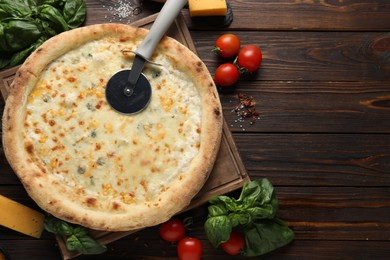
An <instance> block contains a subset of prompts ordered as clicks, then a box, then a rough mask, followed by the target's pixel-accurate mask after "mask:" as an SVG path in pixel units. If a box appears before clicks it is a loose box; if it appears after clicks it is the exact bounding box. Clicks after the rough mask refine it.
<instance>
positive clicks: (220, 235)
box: [204, 216, 232, 248]
mask: <svg viewBox="0 0 390 260" xmlns="http://www.w3.org/2000/svg"><path fill="white" fill-rule="evenodd" d="M204 228H205V231H206V235H207V238H208V239H209V241H210V243H211V244H212V245H213V246H214V247H215V248H217V247H218V246H219V244H221V243H223V242H225V241H227V240H228V239H229V237H230V233H231V232H232V225H231V223H230V220H229V218H228V217H227V216H218V217H212V218H208V219H207V220H206V222H205V224H204Z"/></svg>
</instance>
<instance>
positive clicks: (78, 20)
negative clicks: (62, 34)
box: [63, 0, 87, 29]
mask: <svg viewBox="0 0 390 260" xmlns="http://www.w3.org/2000/svg"><path fill="white" fill-rule="evenodd" d="M86 9H87V8H86V4H85V1H84V0H68V1H66V3H65V5H64V9H63V15H64V19H65V21H66V22H67V24H68V25H69V28H71V29H74V28H77V27H79V26H80V25H81V24H82V23H83V22H84V20H85V14H86Z"/></svg>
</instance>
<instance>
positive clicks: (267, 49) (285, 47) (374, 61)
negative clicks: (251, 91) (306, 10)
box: [191, 31, 390, 82]
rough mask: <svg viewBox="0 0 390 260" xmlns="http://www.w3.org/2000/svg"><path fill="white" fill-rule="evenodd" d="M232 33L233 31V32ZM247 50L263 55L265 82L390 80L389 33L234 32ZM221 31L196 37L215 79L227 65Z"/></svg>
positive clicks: (199, 33) (260, 75) (194, 33)
mask: <svg viewBox="0 0 390 260" xmlns="http://www.w3.org/2000/svg"><path fill="white" fill-rule="evenodd" d="M229 32H232V31H229ZM234 33H235V34H236V35H237V36H239V37H240V39H241V44H242V46H244V45H250V44H255V45H257V46H259V47H260V48H261V50H262V52H263V62H262V66H261V68H260V70H259V71H258V73H257V74H255V75H252V76H251V77H248V78H247V80H250V81H252V80H260V81H327V82H329V81H332V82H333V81H349V82H354V81H378V80H385V81H389V79H390V56H389V54H388V53H389V51H390V35H389V34H388V33H384V32H363V33H356V32H294V31H286V32H275V31H263V32H259V31H254V32H239V31H236V32H234ZM221 34H222V32H220V31H212V32H210V33H204V32H203V31H191V35H192V37H193V39H195V40H194V43H195V46H196V48H197V51H198V54H199V56H200V57H201V59H202V60H203V61H204V62H205V63H206V64H207V65H208V67H209V70H210V72H211V73H214V72H215V69H216V67H217V66H219V65H220V64H222V63H224V62H231V61H229V60H224V59H221V58H218V57H217V56H216V55H215V54H214V53H213V52H212V51H211V50H212V48H213V46H214V44H215V40H216V38H217V37H218V36H219V35H221Z"/></svg>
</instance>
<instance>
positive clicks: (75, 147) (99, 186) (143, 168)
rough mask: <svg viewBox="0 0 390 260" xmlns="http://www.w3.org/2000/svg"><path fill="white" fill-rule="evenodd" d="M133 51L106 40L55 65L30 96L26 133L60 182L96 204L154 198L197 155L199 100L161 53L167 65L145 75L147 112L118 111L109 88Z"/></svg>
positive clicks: (190, 84) (185, 78)
mask: <svg viewBox="0 0 390 260" xmlns="http://www.w3.org/2000/svg"><path fill="white" fill-rule="evenodd" d="M139 44H140V42H136V43H132V44H131V45H134V47H133V49H135V48H136V47H135V46H138V45H139ZM128 48H129V46H128V44H127V45H126V42H120V41H116V40H115V39H111V38H105V39H102V40H99V41H95V42H90V43H87V44H85V45H83V46H81V47H79V48H77V49H76V50H73V51H71V52H69V53H67V54H65V55H64V56H62V57H60V58H58V59H57V60H54V61H53V62H52V63H51V64H50V65H49V66H48V67H47V68H46V70H44V71H43V73H42V74H41V77H40V79H39V80H38V83H37V85H36V86H35V88H34V89H33V90H32V92H31V93H30V95H29V97H28V101H27V110H26V111H27V113H26V118H25V125H26V126H27V127H26V128H25V129H26V132H25V135H26V138H27V139H31V140H32V141H33V143H34V149H35V155H36V156H37V158H38V160H39V161H40V162H41V163H42V164H43V165H44V166H45V167H46V169H48V171H49V172H50V173H51V174H52V175H53V176H54V177H55V178H56V179H57V180H58V181H60V182H61V183H63V184H65V185H68V186H71V187H72V189H73V190H78V191H79V192H82V193H83V194H90V195H91V197H93V198H98V200H106V201H109V200H111V199H117V200H120V201H121V202H123V203H126V204H131V203H144V202H145V200H154V199H156V196H158V194H159V193H160V192H164V191H165V190H167V189H169V186H170V184H171V183H172V182H173V181H175V180H177V179H178V178H180V175H181V174H183V172H185V170H186V169H187V168H188V166H189V165H190V162H191V160H192V158H194V157H195V156H196V155H197V153H198V150H199V146H200V124H201V107H200V106H201V105H200V104H201V102H200V97H199V94H198V92H197V90H196V87H195V86H194V83H193V82H192V79H191V78H190V77H189V76H187V75H186V73H184V72H181V71H179V70H177V69H176V68H175V66H174V63H173V62H172V61H171V60H170V59H169V57H168V56H166V55H165V56H164V55H159V54H155V55H154V57H153V60H154V61H155V62H157V63H160V64H161V65H162V66H161V67H159V66H151V65H146V67H145V68H144V71H143V72H144V74H145V75H146V77H147V78H148V79H149V81H150V84H151V87H152V98H151V101H150V103H149V105H148V107H147V108H146V109H145V110H144V111H143V112H141V113H138V114H135V115H131V116H127V115H122V114H119V113H117V112H115V111H114V110H113V109H112V108H111V107H110V106H109V105H108V103H107V101H106V99H105V86H106V83H107V81H108V79H109V78H110V77H111V76H112V75H113V74H114V73H115V72H117V71H118V70H121V69H123V68H130V67H131V63H132V60H133V55H129V52H123V53H122V50H124V49H128ZM128 50H131V49H128ZM87 204H88V202H86V206H89V205H87Z"/></svg>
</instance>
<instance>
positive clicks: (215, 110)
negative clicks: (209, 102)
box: [214, 108, 221, 117]
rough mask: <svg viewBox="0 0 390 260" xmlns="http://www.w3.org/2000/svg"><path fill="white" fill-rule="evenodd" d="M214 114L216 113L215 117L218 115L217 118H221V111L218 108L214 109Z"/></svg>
mask: <svg viewBox="0 0 390 260" xmlns="http://www.w3.org/2000/svg"><path fill="white" fill-rule="evenodd" d="M214 113H215V115H216V116H217V117H219V116H220V115H221V111H219V109H218V108H215V109H214Z"/></svg>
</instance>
